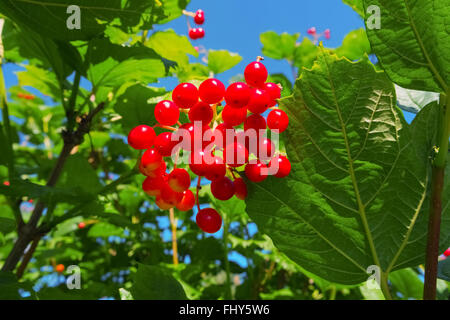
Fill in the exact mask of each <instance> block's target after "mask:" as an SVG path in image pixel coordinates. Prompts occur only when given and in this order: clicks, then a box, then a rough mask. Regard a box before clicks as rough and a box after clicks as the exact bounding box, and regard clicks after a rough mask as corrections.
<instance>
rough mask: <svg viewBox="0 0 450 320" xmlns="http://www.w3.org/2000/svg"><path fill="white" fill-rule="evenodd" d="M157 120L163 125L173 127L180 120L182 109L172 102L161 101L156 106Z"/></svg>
mask: <svg viewBox="0 0 450 320" xmlns="http://www.w3.org/2000/svg"><path fill="white" fill-rule="evenodd" d="M155 118H156V121H158V122H159V123H160V124H162V125H165V126H173V125H174V124H176V123H177V122H178V119H179V118H180V109H179V108H178V106H177V105H176V104H175V103H173V102H172V101H169V100H163V101H160V102H158V103H157V104H156V106H155Z"/></svg>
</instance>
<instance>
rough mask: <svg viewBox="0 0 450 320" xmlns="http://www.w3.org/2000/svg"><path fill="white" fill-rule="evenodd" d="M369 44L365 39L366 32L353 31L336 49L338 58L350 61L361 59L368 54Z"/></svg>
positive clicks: (361, 30)
mask: <svg viewBox="0 0 450 320" xmlns="http://www.w3.org/2000/svg"><path fill="white" fill-rule="evenodd" d="M370 51H371V49H370V43H369V39H367V34H366V30H364V29H358V30H353V31H351V32H350V33H349V34H347V35H346V36H345V38H344V40H343V41H342V44H341V46H340V47H339V48H337V49H336V54H337V55H338V56H342V57H346V58H347V59H350V60H358V59H361V58H362V57H363V56H364V54H370Z"/></svg>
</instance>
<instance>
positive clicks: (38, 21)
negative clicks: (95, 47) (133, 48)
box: [0, 0, 162, 40]
mask: <svg viewBox="0 0 450 320" xmlns="http://www.w3.org/2000/svg"><path fill="white" fill-rule="evenodd" d="M74 4H75V5H77V6H78V7H79V8H80V13H81V14H80V22H81V28H80V29H73V30H70V29H69V28H68V27H67V19H68V18H69V17H70V16H71V13H67V9H68V7H69V6H71V5H74ZM155 6H156V1H154V0H147V1H141V0H129V1H122V0H78V1H75V2H74V1H72V0H34V1H29V0H3V1H1V2H0V12H1V13H3V14H5V15H6V16H8V17H10V18H11V19H12V20H14V21H16V22H17V23H19V24H21V25H25V26H27V27H29V28H30V29H32V30H34V31H36V32H38V33H40V34H43V35H45V36H46V37H51V38H55V39H61V40H87V39H91V38H93V37H95V36H97V35H99V34H100V33H102V32H103V30H104V28H105V26H106V23H114V24H115V25H119V26H121V27H123V28H126V27H134V26H137V25H141V24H144V23H145V22H147V21H152V20H153V19H154V17H153V14H154V13H156V12H158V13H160V14H162V12H160V10H156V8H155ZM161 18H162V17H161ZM155 20H156V19H155ZM147 26H148V23H147Z"/></svg>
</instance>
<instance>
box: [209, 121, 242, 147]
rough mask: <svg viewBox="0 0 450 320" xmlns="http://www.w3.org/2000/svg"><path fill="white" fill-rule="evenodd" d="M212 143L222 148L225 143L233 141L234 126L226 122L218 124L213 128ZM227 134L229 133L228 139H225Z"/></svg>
mask: <svg viewBox="0 0 450 320" xmlns="http://www.w3.org/2000/svg"><path fill="white" fill-rule="evenodd" d="M213 133H214V143H215V144H216V146H217V147H218V148H219V149H222V148H224V147H225V146H226V145H228V144H229V143H231V142H232V141H234V136H235V133H236V131H235V130H234V128H233V127H232V126H230V125H228V124H226V123H224V122H223V123H221V124H219V125H218V126H217V127H216V128H215V129H214V132H213ZM227 134H229V135H230V138H229V139H230V141H227Z"/></svg>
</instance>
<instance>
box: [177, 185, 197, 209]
mask: <svg viewBox="0 0 450 320" xmlns="http://www.w3.org/2000/svg"><path fill="white" fill-rule="evenodd" d="M194 205H195V197H194V194H193V193H192V191H191V190H186V191H184V192H183V198H182V199H181V201H180V202H179V203H178V204H177V206H176V207H177V209H178V210H180V211H189V210H192V208H193V207H194Z"/></svg>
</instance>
